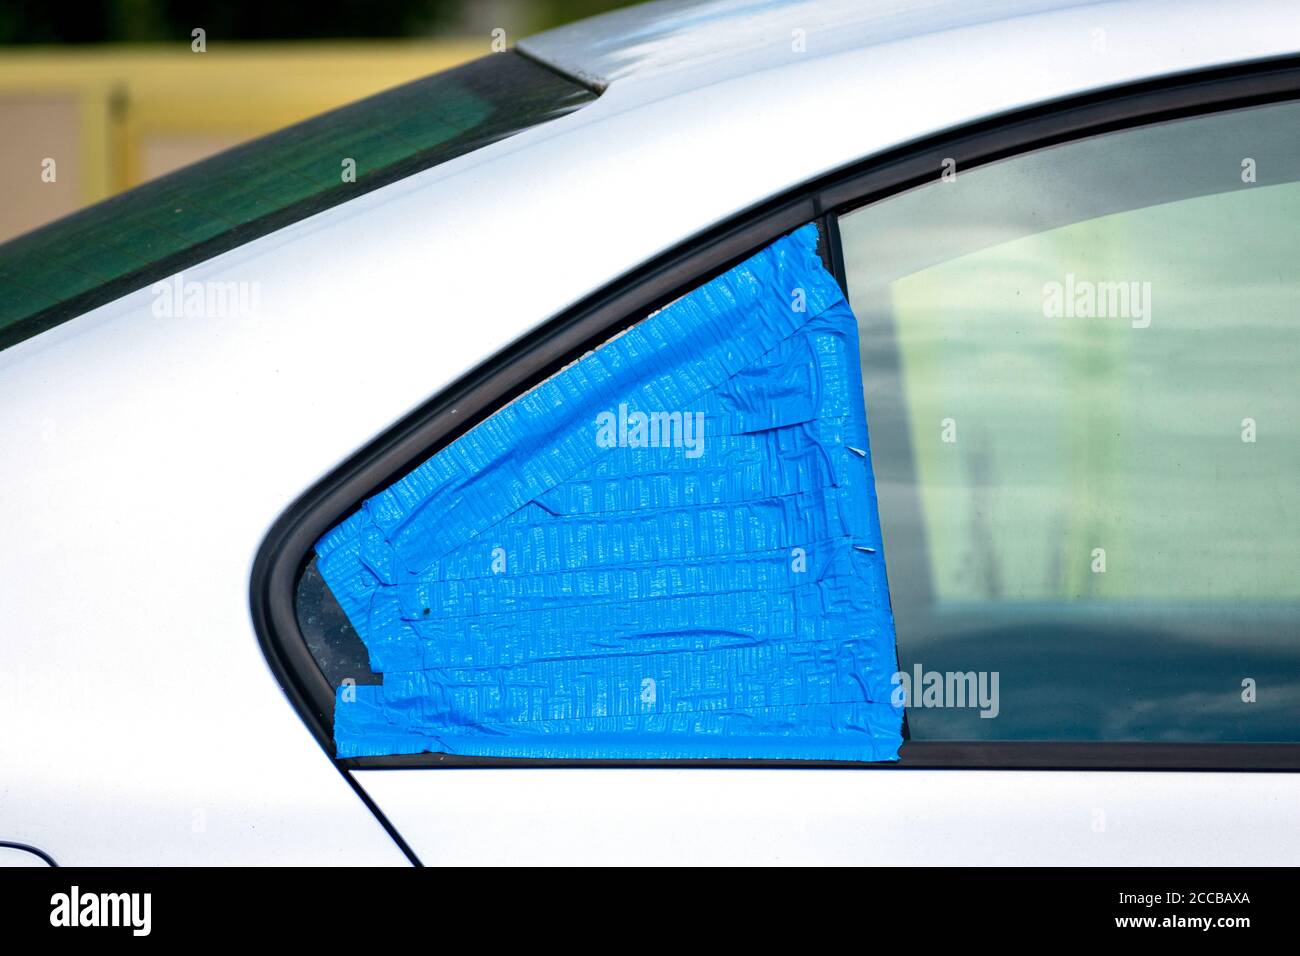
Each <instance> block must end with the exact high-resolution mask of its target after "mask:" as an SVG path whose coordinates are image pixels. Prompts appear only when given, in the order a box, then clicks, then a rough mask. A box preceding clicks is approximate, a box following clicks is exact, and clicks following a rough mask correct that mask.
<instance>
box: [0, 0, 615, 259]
mask: <svg viewBox="0 0 1300 956" xmlns="http://www.w3.org/2000/svg"><path fill="white" fill-rule="evenodd" d="M630 2H632V0H313V2H311V3H310V4H298V3H276V2H274V0H266V2H262V3H231V2H220V0H206V2H205V0H192V2H183V0H104V2H101V3H99V4H97V5H85V6H80V5H74V6H67V5H64V4H60V3H53V2H50V0H0V242H3V241H5V240H6V239H10V238H12V237H14V236H16V235H19V234H21V233H24V232H27V231H28V230H30V229H34V228H36V227H37V226H40V225H42V224H44V223H46V222H49V221H51V220H53V219H57V218H59V217H60V216H64V215H67V214H68V213H70V212H74V211H75V210H77V209H80V208H81V207H83V206H87V205H90V204H91V203H94V202H98V201H99V200H101V199H104V198H107V197H108V196H111V195H113V194H114V193H117V192H121V191H122V190H124V189H129V188H131V187H132V186H135V185H138V184H139V183H142V182H144V181H146V180H148V179H152V178H154V177H156V176H161V175H162V174H164V173H167V172H170V171H171V170H173V169H176V168H178V167H180V166H184V165H187V164H189V163H192V162H195V161H197V160H199V159H202V158H204V157H206V156H209V155H211V154H212V153H215V152H219V151H220V150H223V149H226V148H228V147H230V146H234V145H236V144H237V143H240V142H243V141H244V140H247V139H251V138H253V137H256V136H259V135H261V134H263V133H268V132H270V131H272V130H275V129H279V128H280V127H282V126H287V125H289V124H290V123H294V122H297V121H298V120H301V119H305V118H306V117H308V116H311V115H314V114H316V113H320V112H323V111H325V110H328V109H332V108H333V107H335V106H341V105H343V104H344V103H348V102H351V101H353V100H357V99H361V98H362V97H365V96H369V95H370V94H372V93H376V92H378V91H380V90H383V89H387V88H388V87H391V86H396V85H398V84H400V83H404V82H406V81H408V80H413V79H415V78H417V77H420V76H426V75H428V74H430V73H436V72H438V71H439V70H444V69H446V68H448V67H451V66H455V65H456V64H458V63H462V62H464V61H466V60H469V59H473V58H475V57H479V56H484V55H487V54H488V53H490V52H491V51H492V42H493V37H494V31H502V30H503V31H505V32H504V38H505V42H506V43H508V44H510V45H513V44H514V42H515V41H516V40H518V39H519V38H521V37H524V36H528V35H529V34H531V33H536V32H538V31H539V30H545V29H547V28H549V27H553V26H558V25H560V24H562V23H568V22H570V21H573V20H580V19H582V18H584V17H588V16H592V15H594V14H597V13H601V12H603V11H605V10H610V9H613V8H615V7H621V6H627V5H629V3H630ZM196 29H198V30H202V31H204V33H203V41H204V43H203V45H204V46H205V48H206V49H205V52H202V53H198V52H196V51H195V50H194V46H195V44H196V39H195V37H194V31H195V30H196ZM495 35H496V36H498V37H500V36H501V34H500V33H496V34H495ZM48 157H58V160H57V166H56V176H55V178H54V180H53V181H52V182H51V181H48V180H43V179H42V171H43V166H42V164H43V162H44V160H45V159H46V158H48ZM35 183H41V188H39V189H33V188H31V187H32V185H33V184H35Z"/></svg>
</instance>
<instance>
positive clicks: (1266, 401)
mask: <svg viewBox="0 0 1300 956" xmlns="http://www.w3.org/2000/svg"><path fill="white" fill-rule="evenodd" d="M1297 128H1300V107H1298V106H1297V105H1296V104H1294V103H1285V104H1277V105H1270V106H1261V107H1254V108H1250V109H1244V110H1238V111H1233V112H1227V113H1221V114H1216V115H1210V116H1205V117H1200V118H1195V119H1188V120H1180V121H1176V122H1170V123H1166V124H1161V125H1157V126H1151V127H1146V128H1142V129H1137V130H1130V131H1123V132H1117V133H1111V134H1107V135H1104V136H1099V137H1096V138H1093V139H1089V140H1085V141H1080V142H1077V143H1071V144H1066V145H1062V146H1058V147H1054V148H1051V149H1046V150H1042V151H1040V152H1036V153H1033V154H1030V155H1026V156H1022V157H1017V158H1014V159H1009V160H1006V161H1003V162H999V163H995V164H991V165H989V166H985V167H981V168H976V169H970V170H961V169H957V170H956V175H955V177H951V176H950V177H946V178H945V179H942V180H940V181H937V182H934V183H932V184H929V185H926V186H922V187H919V188H917V189H914V190H911V191H909V192H906V193H903V194H900V195H898V196H896V197H893V198H890V199H887V200H885V201H882V202H879V203H876V204H874V205H871V206H867V207H864V208H861V209H858V210H855V211H853V212H851V213H849V214H847V215H845V216H843V217H842V218H841V220H840V228H841V234H842V237H843V244H844V256H845V261H846V270H847V275H848V283H849V293H850V296H849V297H850V301H851V303H852V306H853V309H854V311H855V313H856V314H857V316H858V321H859V324H860V332H861V347H862V363H863V372H864V375H863V378H864V380H865V396H866V402H867V412H868V421H869V425H870V429H871V436H872V454H873V458H874V467H875V470H876V475H877V488H878V493H879V501H880V513H881V522H882V527H883V533H884V541H885V549H886V553H887V555H888V572H889V581H890V591H891V597H892V602H893V608H894V613H895V618H896V622H897V633H898V647H899V655H900V664H901V667H902V670H903V671H904V672H906V673H908V674H910V675H913V676H915V675H917V674H918V673H919V674H920V675H922V677H923V679H924V678H925V675H927V674H931V673H936V674H939V675H946V674H949V673H957V674H964V673H969V672H975V673H976V674H977V675H982V674H996V675H997V677H998V681H997V687H998V690H999V697H1000V700H999V705H998V707H997V715H996V717H992V718H991V719H990V718H985V717H981V716H980V711H979V710H978V709H976V708H971V707H957V706H933V707H927V706H924V702H923V701H920V700H919V699H918V698H919V694H918V693H917V692H916V691H913V693H912V697H911V699H910V700H909V708H908V720H909V726H910V730H911V734H912V737H913V739H917V740H927V739H930V740H935V739H947V740H954V739H985V740H1053V739H1056V740H1115V741H1296V740H1300V722H1298V721H1297V719H1296V717H1297V714H1298V713H1300V490H1298V488H1300V486H1298V485H1297V482H1296V475H1297V474H1300V414H1298V413H1300V312H1298V311H1297V303H1298V302H1300V285H1298V283H1300V272H1298V271H1297V269H1296V265H1295V264H1296V261H1297V258H1298V257H1300V150H1297V149H1296V138H1295V130H1296V129H1297ZM918 667H919V668H920V670H919V671H918V670H917V668H918ZM939 703H941V704H942V703H944V701H943V700H942V699H939ZM947 703H948V704H949V705H950V704H951V703H952V702H951V701H948V702H947Z"/></svg>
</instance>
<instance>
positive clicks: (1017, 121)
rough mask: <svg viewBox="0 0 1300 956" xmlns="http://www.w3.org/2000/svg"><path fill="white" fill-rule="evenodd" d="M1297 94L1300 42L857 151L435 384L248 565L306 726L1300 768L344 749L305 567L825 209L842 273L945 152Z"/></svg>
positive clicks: (972, 156) (592, 763)
mask: <svg viewBox="0 0 1300 956" xmlns="http://www.w3.org/2000/svg"><path fill="white" fill-rule="evenodd" d="M1296 98H1300V55H1297V56H1287V57H1279V58H1271V59H1266V60H1258V61H1251V62H1248V63H1242V64H1235V65H1231V66H1226V67H1217V68H1213V69H1207V70H1196V71H1191V72H1186V73H1179V74H1174V75H1171V76H1167V77H1162V78H1158V79H1155V80H1147V81H1142V82H1139V83H1134V84H1125V85H1122V86H1118V87H1113V88H1108V89H1105V90H1100V91H1093V92H1090V93H1087V94H1084V95H1080V96H1073V97H1066V98H1062V99H1059V100H1053V101H1049V102H1045V103H1041V104H1037V105H1035V106H1033V107H1030V108H1027V109H1022V110H1016V111H1012V112H1009V113H1006V114H1003V115H1000V116H997V117H993V118H989V119H985V120H981V121H979V122H976V123H972V124H969V125H966V126H962V127H958V128H955V129H952V130H949V131H947V132H944V133H940V134H938V135H935V136H931V137H926V138H924V139H920V140H917V141H915V142H912V143H909V144H906V145H903V146H900V147H896V148H894V149H891V150H888V151H886V152H884V153H881V154H878V155H876V156H873V157H871V158H868V159H865V160H862V161H859V162H856V163H853V164H851V165H849V166H846V167H844V168H842V169H840V170H837V171H835V172H833V173H830V174H828V175H825V176H822V177H820V178H818V179H815V180H813V181H810V182H808V183H805V184H803V185H801V186H798V187H796V188H794V189H791V190H788V191H787V192H785V193H783V194H781V195H779V196H777V197H775V198H773V199H770V200H767V201H765V202H762V203H760V204H758V205H756V206H754V207H752V208H751V209H749V210H747V211H745V212H743V213H741V214H739V215H737V216H735V217H733V218H732V219H730V220H728V221H727V222H725V223H722V224H720V225H718V226H716V227H714V228H711V229H709V230H707V231H705V232H704V233H702V234H700V235H697V236H695V237H693V238H691V239H688V240H686V241H684V242H682V243H680V244H679V245H677V246H676V247H674V248H673V249H672V250H670V251H668V252H666V253H664V254H662V255H660V256H658V257H656V258H655V259H653V260H651V261H650V262H647V263H645V264H644V265H642V266H640V267H638V268H636V269H634V270H632V271H631V272H629V273H627V274H626V275H624V276H621V277H620V278H618V279H616V280H615V281H613V282H611V283H609V284H608V285H606V286H605V287H604V288H602V289H600V290H599V291H597V292H595V293H594V294H593V295H591V296H589V297H588V298H586V299H585V300H584V301H582V302H581V303H579V304H578V305H576V306H574V307H573V308H570V309H568V310H566V311H565V312H563V313H561V314H560V315H558V316H556V317H554V318H552V319H550V320H549V321H547V322H545V323H544V324H543V325H541V326H540V327H539V328H538V329H536V330H535V331H533V332H532V333H529V334H528V335H526V336H525V337H523V338H521V339H520V340H517V341H516V342H514V343H512V344H511V345H509V346H507V347H506V348H504V349H502V350H501V351H500V352H498V353H497V354H496V355H494V356H492V357H491V358H489V359H487V360H486V361H484V362H483V363H481V364H480V365H479V366H477V367H476V368H474V369H473V370H471V371H470V372H469V373H467V374H466V375H465V376H463V377H462V378H461V379H459V380H458V381H457V382H455V383H454V384H453V385H451V386H450V387H448V388H447V389H445V390H444V391H442V392H440V393H438V394H437V395H435V396H433V397H432V398H431V399H429V401H427V402H425V403H424V404H423V405H421V406H420V407H419V408H418V409H417V410H415V411H414V412H412V413H411V414H409V415H407V416H406V417H405V418H403V419H402V420H401V421H400V422H398V423H397V424H396V425H394V426H393V427H392V428H390V429H389V430H387V431H386V432H384V433H383V434H382V435H380V436H379V437H377V438H375V439H374V440H373V441H371V442H370V443H369V444H367V445H366V446H365V447H364V448H362V449H361V450H360V451H358V452H356V453H355V454H354V455H352V456H351V457H350V458H348V459H347V460H346V461H344V462H343V463H342V464H341V465H339V466H338V467H337V468H336V469H334V471H332V472H331V473H330V474H329V475H327V476H326V477H325V478H323V479H322V480H321V481H319V482H317V483H316V484H315V485H314V486H312V487H311V488H310V489H308V490H307V491H306V492H305V493H304V494H303V495H302V496H301V497H299V498H298V500H297V501H295V502H294V503H293V504H292V505H291V506H290V507H289V508H288V509H287V510H286V511H285V513H284V514H283V515H282V516H281V517H280V518H279V519H278V520H277V521H276V523H275V524H274V525H273V526H272V528H271V530H270V531H269V532H268V534H267V536H266V539H265V540H264V541H263V543H262V546H261V549H260V550H259V552H258V554H257V557H256V559H255V561H254V564H253V571H252V580H251V583H250V603H251V611H252V617H253V623H254V627H255V629H256V632H257V636H258V640H259V642H260V643H261V646H262V649H263V651H264V653H265V654H266V657H267V660H268V662H269V663H270V666H271V669H272V671H273V673H274V674H275V677H276V679H277V681H278V682H279V683H280V685H281V687H282V688H283V689H284V691H285V693H286V695H287V696H288V697H289V699H290V701H291V702H292V703H293V705H294V707H295V708H296V709H297V710H298V713H299V714H300V716H302V718H303V720H304V722H305V723H306V725H307V727H308V729H309V730H310V731H311V732H312V735H313V736H314V737H315V738H316V740H317V742H318V743H319V744H320V745H321V746H322V748H324V750H325V752H326V753H327V754H329V756H330V757H331V758H332V759H333V760H334V762H335V764H336V765H337V766H338V767H339V769H340V771H341V772H343V774H344V776H345V777H347V778H348V779H349V782H350V783H353V784H354V786H355V783H354V781H353V780H352V778H351V775H350V774H349V773H348V771H349V770H354V769H356V770H359V769H366V770H370V769H414V768H434V767H442V768H453V767H461V768H468V767H550V768H555V767H579V766H580V767H647V766H668V767H678V768H681V767H695V766H707V767H742V768H772V767H781V768H795V767H816V768H846V769H848V768H853V769H890V770H895V769H901V770H906V769H960V768H965V769H989V770H992V769H1005V770H1012V769H1042V770H1150V771H1169V770H1186V771H1294V770H1300V743H1151V742H1136V741H1133V742H1128V741H1098V742H1088V741H1070V742H1058V741H1041V742H1040V741H1015V742H1000V741H968V742H963V741H907V742H905V743H904V744H903V747H902V750H901V752H900V760H899V761H898V762H897V763H875V764H863V763H849V762H841V761H791V760H734V759H732V760H569V759H566V760H537V759H522V758H494V757H467V756H460V755H449V754H432V753H426V754H410V755H400V756H386V757H360V758H337V757H336V756H335V750H334V740H333V732H332V725H333V721H332V717H333V704H334V693H333V690H332V688H331V687H330V685H329V684H328V683H327V682H326V680H325V678H324V676H323V675H322V674H321V673H320V670H319V668H318V666H317V664H316V662H315V660H314V659H313V657H312V656H311V654H310V652H309V651H308V649H307V645H306V642H305V641H304V639H303V636H302V634H301V632H300V631H299V628H298V623H297V618H296V612H295V606H294V594H295V586H296V583H297V579H298V576H299V575H300V573H301V571H302V570H303V568H304V567H305V566H306V564H307V562H308V561H309V560H310V558H311V555H312V548H313V546H314V544H315V542H316V541H317V540H318V538H319V537H320V535H321V534H322V533H323V532H325V531H326V530H328V529H329V528H330V527H331V526H332V525H333V524H335V523H336V522H337V521H338V519H339V517H340V516H342V515H344V514H347V513H348V512H350V511H351V510H353V509H354V508H355V507H356V506H357V505H358V504H359V503H360V502H361V501H363V500H364V499H366V498H368V497H369V496H371V495H373V494H374V493H376V492H377V491H379V490H381V489H382V488H384V487H385V486H387V485H388V484H389V483H391V482H392V481H393V480H395V479H396V478H398V477H400V476H401V475H402V474H403V473H405V472H406V471H408V470H410V469H411V468H413V467H414V466H415V465H417V464H419V463H420V462H421V461H423V460H424V459H425V458H427V457H429V456H430V455H432V454H434V453H435V452H437V451H438V450H439V449H440V448H442V447H443V446H445V445H446V444H447V443H449V442H450V441H452V440H453V439H455V438H456V437H458V436H459V435H461V434H463V433H464V432H465V431H467V430H468V429H469V428H471V427H472V426H474V425H476V424H478V423H479V422H481V421H482V420H483V419H484V418H486V417H488V416H489V415H491V414H492V413H493V412H495V411H496V410H497V409H499V408H500V407H502V406H503V405H504V404H506V403H507V402H509V401H511V400H513V399H514V398H515V397H517V396H519V395H521V394H523V393H524V392H526V391H528V390H529V389H531V388H532V387H534V386H535V385H537V384H538V383H539V382H541V381H542V380H543V379H545V378H546V377H547V376H549V375H551V374H553V373H554V372H555V371H557V370H559V369H560V368H562V367H563V366H564V365H565V364H567V363H568V362H570V361H572V360H573V359H575V358H577V357H578V356H580V355H582V354H583V353H584V352H586V351H587V350H589V349H591V348H594V347H595V346H597V345H599V344H600V343H601V342H603V341H605V340H607V339H608V338H609V337H610V336H611V335H612V334H614V333H616V332H618V331H620V330H621V329H624V328H627V327H628V326H630V325H632V324H634V323H635V322H636V321H639V320H640V319H641V318H642V317H643V316H645V315H646V314H647V313H648V312H650V311H652V310H654V309H656V308H659V307H661V306H663V305H665V304H667V303H668V302H670V301H672V299H674V298H676V297H677V296H679V295H681V294H683V293H685V292H687V291H689V290H690V289H691V288H693V287H695V286H696V285H698V284H700V283H701V282H704V281H707V280H708V279H710V278H712V277H713V276H715V275H717V274H719V273H721V272H724V271H725V270H727V269H729V268H731V267H732V266H733V265H735V264H736V263H738V262H741V261H743V260H744V259H745V258H747V257H748V256H750V255H752V254H753V253H754V252H756V251H758V250H759V249H761V248H762V247H764V246H765V245H767V244H768V243H770V242H772V241H774V240H775V239H777V238H778V237H780V236H781V235H784V234H785V233H788V232H789V231H791V230H793V229H795V228H797V227H798V226H801V225H803V224H805V223H808V222H812V221H817V222H819V224H820V226H821V228H822V232H823V235H824V236H828V237H830V242H829V249H828V257H829V259H830V264H831V267H832V271H834V272H835V274H836V278H837V279H839V281H840V283H841V285H842V286H843V285H844V275H843V261H842V260H843V256H842V252H841V250H840V249H839V248H838V228H837V225H836V218H835V217H836V215H837V214H839V213H842V212H846V211H848V210H850V209H854V208H857V207H859V206H863V205H867V204H869V203H872V202H876V201H878V200H880V199H884V198H886V197H888V196H891V195H894V194H896V193H899V192H902V191H904V190H907V189H911V188H913V187H915V186H919V185H923V184H925V183H927V182H932V181H935V180H937V179H938V178H939V175H940V172H941V170H942V165H941V164H942V162H943V160H944V159H946V158H952V159H954V160H956V163H957V168H958V169H959V170H960V169H971V168H974V167H976V166H979V165H983V164H985V163H989V162H994V161H996V160H1000V159H1004V158H1007V157H1009V156H1013V155H1017V154H1021V153H1027V152H1032V151H1035V150H1039V149H1042V148H1044V147H1048V146H1053V145H1056V144H1059V143H1064V142H1068V141H1071V140H1077V139H1083V138H1086V137H1091V136H1095V135H1098V134H1100V133H1106V132H1112V131H1116V130H1120V129H1127V128H1132V127H1137V126H1144V125H1148V124H1151V123H1156V122H1161V121H1166V120H1171V119H1179V118H1184V117H1189V116H1195V115H1202V114H1207V113H1213V112H1219V111H1223V110H1228V109H1238V108H1242V107H1247V106H1255V105H1263V104H1266V103H1275V102H1281V101H1284V100H1290V99H1296Z"/></svg>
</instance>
